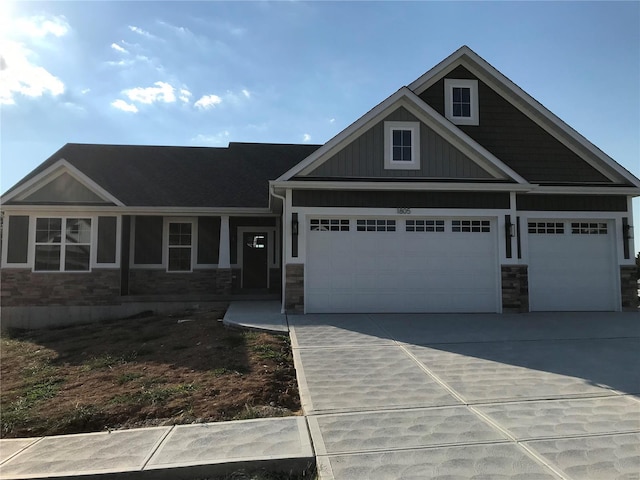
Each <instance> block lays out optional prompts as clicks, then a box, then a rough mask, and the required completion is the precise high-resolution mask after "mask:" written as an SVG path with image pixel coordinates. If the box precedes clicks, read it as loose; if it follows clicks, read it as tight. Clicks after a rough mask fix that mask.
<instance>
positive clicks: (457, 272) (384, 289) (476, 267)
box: [305, 218, 499, 313]
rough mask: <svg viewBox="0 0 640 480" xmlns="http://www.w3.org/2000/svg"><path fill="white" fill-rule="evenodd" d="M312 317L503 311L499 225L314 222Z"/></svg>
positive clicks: (309, 270)
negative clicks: (499, 283) (499, 287)
mask: <svg viewBox="0 0 640 480" xmlns="http://www.w3.org/2000/svg"><path fill="white" fill-rule="evenodd" d="M307 228H308V230H307V249H306V258H307V259H306V267H305V270H306V275H305V285H306V288H305V304H306V311H307V312H308V313H312V312H315V313H339V312H349V313H376V312H497V311H498V309H499V303H498V260H497V234H496V226H495V220H490V219H451V218H440V219H410V220H405V219H404V218H396V219H371V218H369V219H358V218H353V219H328V218H310V219H309V222H308V227H307Z"/></svg>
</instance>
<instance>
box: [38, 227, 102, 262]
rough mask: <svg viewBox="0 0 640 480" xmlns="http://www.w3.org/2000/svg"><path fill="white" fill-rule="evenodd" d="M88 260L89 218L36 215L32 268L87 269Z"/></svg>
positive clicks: (89, 255) (89, 253)
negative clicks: (37, 216) (40, 216)
mask: <svg viewBox="0 0 640 480" xmlns="http://www.w3.org/2000/svg"><path fill="white" fill-rule="evenodd" d="M90 263H91V219H90V218H59V217H51V218H37V219H36V244H35V263H34V267H33V269H34V270H35V271H38V272H56V271H65V272H86V271H89V268H90Z"/></svg>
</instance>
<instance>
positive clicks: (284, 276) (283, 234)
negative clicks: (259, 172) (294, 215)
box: [269, 182, 287, 314]
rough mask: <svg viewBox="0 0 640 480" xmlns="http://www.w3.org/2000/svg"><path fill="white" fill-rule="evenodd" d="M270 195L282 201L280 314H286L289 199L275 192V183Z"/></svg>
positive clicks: (270, 187) (270, 188)
mask: <svg viewBox="0 0 640 480" xmlns="http://www.w3.org/2000/svg"><path fill="white" fill-rule="evenodd" d="M269 193H271V195H273V196H274V197H276V198H279V199H280V200H282V237H281V239H280V241H281V243H282V245H281V247H282V253H281V254H280V262H281V263H282V268H281V270H282V271H281V272H280V274H281V276H282V298H281V300H280V313H282V314H284V313H285V308H284V299H285V286H286V273H285V268H284V267H285V265H284V262H285V259H286V252H285V248H284V246H285V244H286V239H285V233H286V231H287V229H286V223H285V222H286V221H287V215H286V213H287V199H286V198H285V197H283V196H281V195H278V194H277V193H276V191H275V188H274V185H273V183H271V182H269ZM269 202H271V197H269Z"/></svg>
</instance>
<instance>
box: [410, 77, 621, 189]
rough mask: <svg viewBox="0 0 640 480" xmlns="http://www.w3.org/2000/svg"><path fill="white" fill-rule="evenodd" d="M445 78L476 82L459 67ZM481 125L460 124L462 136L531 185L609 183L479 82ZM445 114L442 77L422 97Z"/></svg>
mask: <svg viewBox="0 0 640 480" xmlns="http://www.w3.org/2000/svg"><path fill="white" fill-rule="evenodd" d="M446 77H447V78H458V79H476V77H475V76H473V75H472V74H471V73H470V72H469V71H468V70H467V69H466V68H464V67H462V66H459V67H457V68H455V69H454V70H453V71H451V72H450V73H448V74H447V75H446ZM478 97H479V102H480V108H479V112H480V124H479V125H477V126H473V125H459V126H458V128H460V129H461V130H462V131H463V132H464V133H466V134H467V135H469V136H470V137H471V138H473V139H474V140H475V141H477V142H478V143H479V144H480V145H482V146H483V147H484V148H486V149H487V150H489V151H490V152H491V153H493V154H494V155H495V156H496V157H498V158H499V159H500V160H502V161H503V162H504V163H506V164H507V165H508V166H509V167H511V168H512V169H513V170H515V171H516V172H517V173H519V174H520V175H522V176H523V177H524V178H526V179H527V180H529V181H531V182H552V181H553V182H609V180H608V179H607V178H606V177H605V176H604V175H602V174H601V173H599V172H598V171H597V170H596V169H594V168H593V167H592V166H591V165H589V164H588V163H587V162H585V161H584V160H582V159H581V158H580V157H579V156H578V155H576V154H575V153H573V152H572V151H571V150H569V149H568V148H567V147H565V146H564V145H563V144H561V143H560V142H559V141H558V140H556V139H555V138H554V137H552V136H551V135H550V134H549V133H547V132H546V131H545V130H543V129H542V128H541V127H540V126H538V125H537V124H536V123H535V122H533V121H532V120H531V119H529V118H528V117H527V116H526V115H525V114H524V113H522V112H521V111H520V110H518V109H517V108H516V107H514V106H513V105H511V103H509V102H508V101H507V100H505V99H504V98H503V97H502V96H501V95H499V94H498V93H497V92H495V91H494V90H493V89H491V88H490V87H489V86H488V85H487V84H485V83H484V82H482V81H480V80H478ZM420 98H422V99H423V100H424V101H425V102H426V103H428V104H429V105H430V106H431V107H433V108H434V109H435V110H436V111H438V112H439V113H440V114H441V115H444V78H442V79H440V80H439V81H437V82H436V83H434V84H433V85H432V86H431V87H429V88H428V89H427V90H425V91H424V92H423V93H422V94H421V95H420Z"/></svg>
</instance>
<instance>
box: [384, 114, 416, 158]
mask: <svg viewBox="0 0 640 480" xmlns="http://www.w3.org/2000/svg"><path fill="white" fill-rule="evenodd" d="M384 168H385V169H387V170H419V169H420V123H419V122H384Z"/></svg>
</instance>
